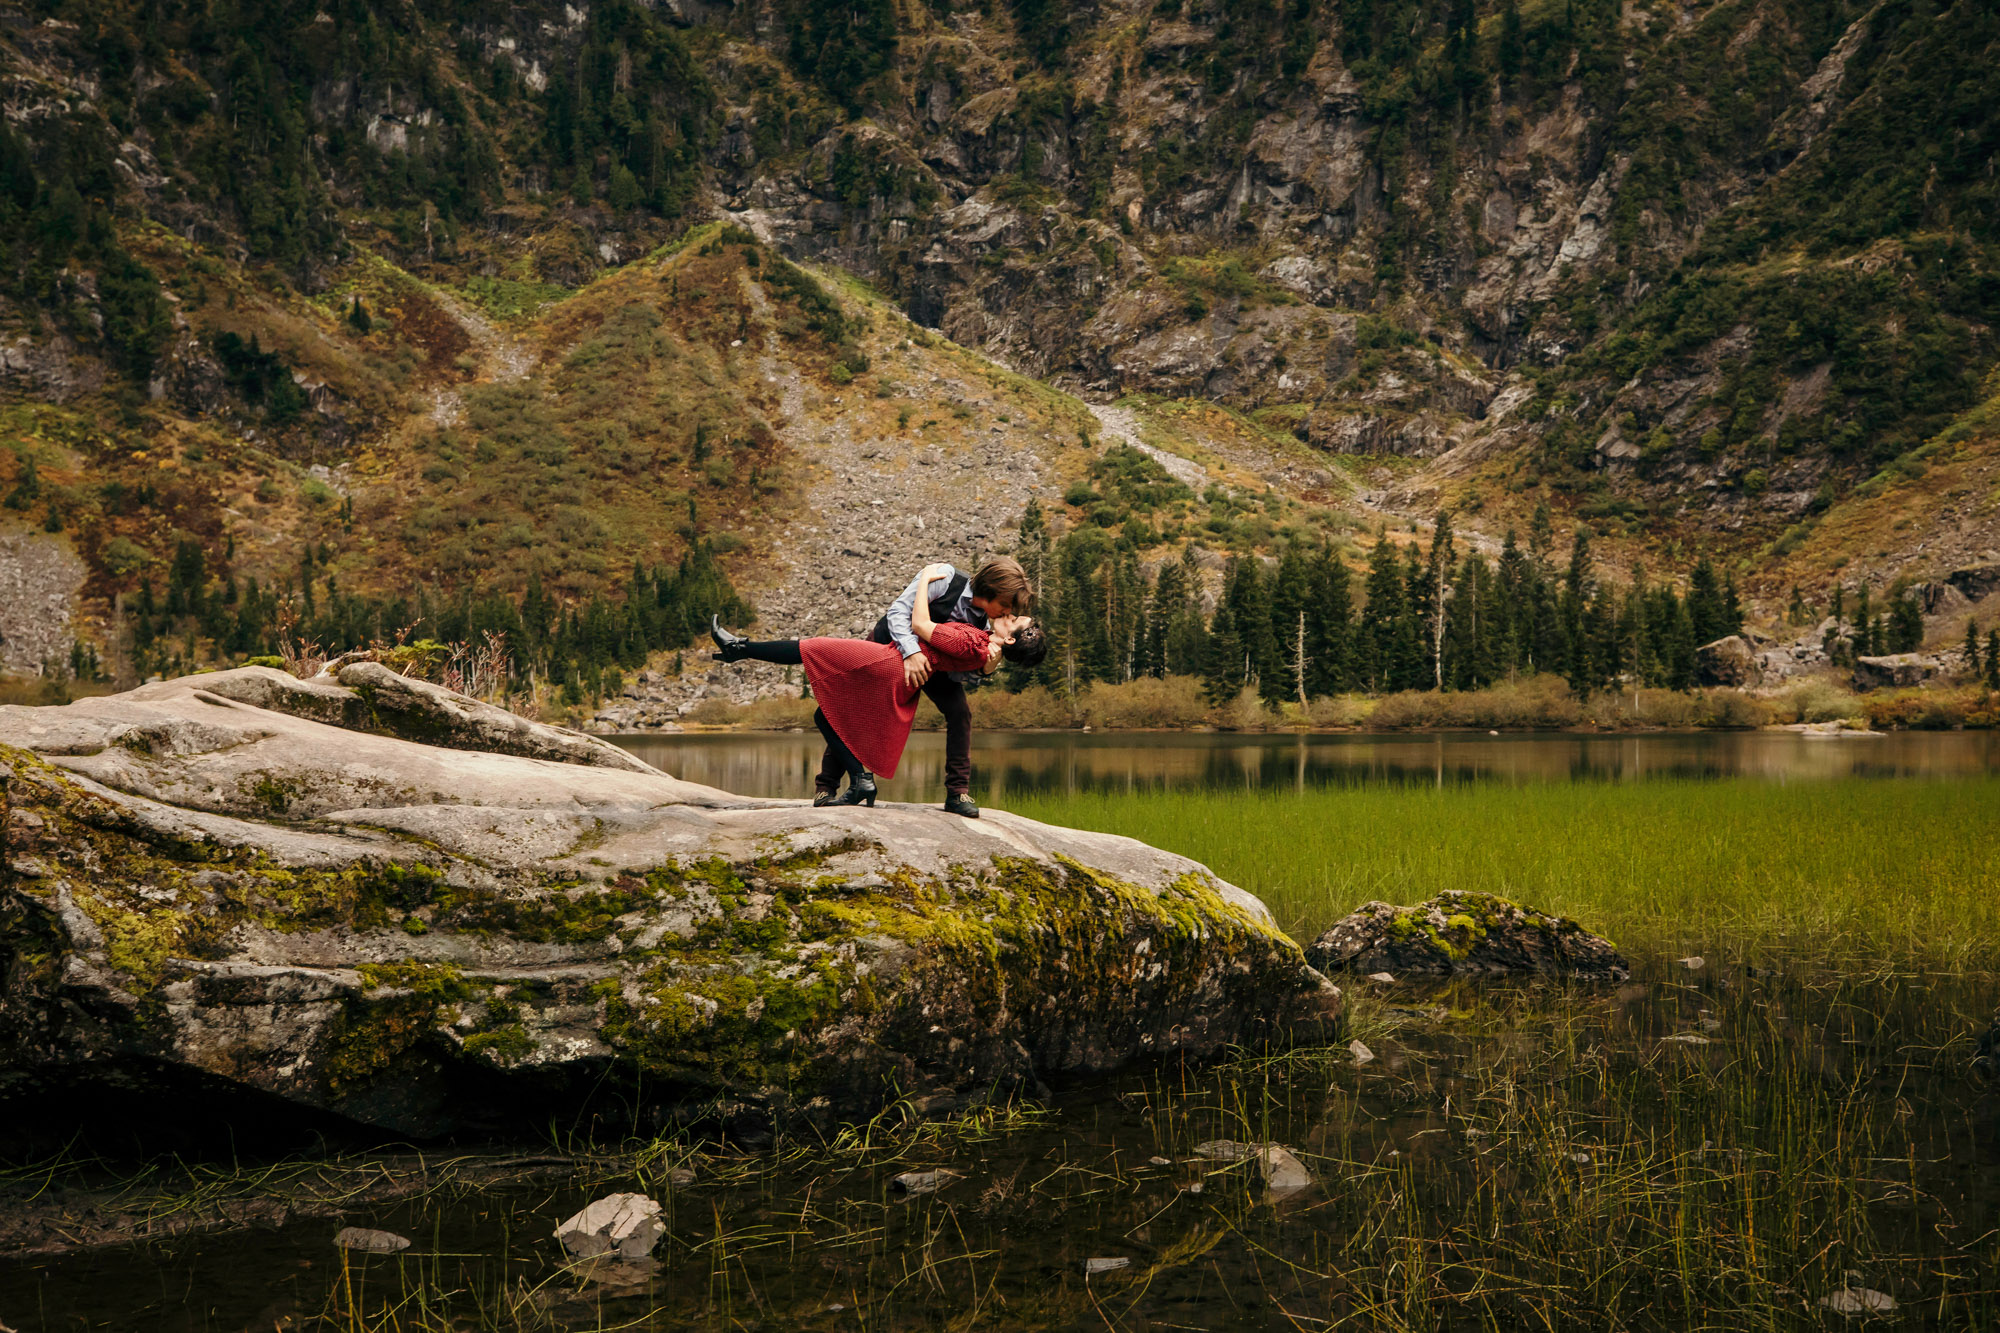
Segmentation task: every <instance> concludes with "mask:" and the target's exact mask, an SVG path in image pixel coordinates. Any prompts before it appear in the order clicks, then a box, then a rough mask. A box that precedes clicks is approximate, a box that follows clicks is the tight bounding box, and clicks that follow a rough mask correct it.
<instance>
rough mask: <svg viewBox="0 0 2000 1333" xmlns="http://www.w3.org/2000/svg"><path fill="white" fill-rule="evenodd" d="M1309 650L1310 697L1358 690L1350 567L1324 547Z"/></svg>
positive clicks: (1311, 607)
mask: <svg viewBox="0 0 2000 1333" xmlns="http://www.w3.org/2000/svg"><path fill="white" fill-rule="evenodd" d="M1306 648H1307V655H1308V657H1309V659H1310V669H1309V671H1308V677H1307V685H1306V688H1307V691H1308V693H1310V694H1314V695H1321V694H1337V693H1339V692H1340V691H1342V690H1346V689H1351V688H1353V687H1354V685H1355V680H1354V675H1353V666H1354V663H1353V659H1354V597H1353V593H1352V592H1351V591H1350V581H1349V578H1348V573H1347V565H1346V563H1345V562H1344V561H1342V560H1341V558H1340V554H1339V552H1337V551H1335V550H1334V549H1333V547H1332V546H1331V545H1327V546H1322V547H1321V548H1320V551H1319V555H1318V556H1317V557H1316V558H1315V559H1314V560H1313V567H1312V597H1311V599H1310V600H1309V601H1308V603H1307V605H1306Z"/></svg>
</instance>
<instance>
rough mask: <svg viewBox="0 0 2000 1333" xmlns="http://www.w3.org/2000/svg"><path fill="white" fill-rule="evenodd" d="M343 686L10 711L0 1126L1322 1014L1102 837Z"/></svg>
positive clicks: (709, 1088) (685, 1103)
mask: <svg viewBox="0 0 2000 1333" xmlns="http://www.w3.org/2000/svg"><path fill="white" fill-rule="evenodd" d="M346 675H347V673H346V672H343V673H342V676H341V677H340V678H339V679H329V678H321V679H319V680H316V681H313V682H298V681H293V680H292V679H291V678H290V677H287V676H285V675H284V674H283V673H282V672H276V671H272V670H269V669H266V668H243V669H241V670H238V671H231V672H221V673H216V674H212V675H203V676H197V677H189V678H184V679H181V680H174V681H167V682H163V683H158V684H154V685H149V686H146V687H144V688H142V689H140V690H136V691H132V692H130V693H127V694H123V695H115V696H111V697H108V698H102V699H87V700H82V701H79V702H77V703H75V704H71V705H69V706H67V707H64V708H0V765H4V766H5V768H6V770H8V771H7V772H6V773H5V774H4V776H7V777H8V778H9V779H10V781H9V782H8V795H9V801H10V804H11V812H10V813H9V814H8V816H7V818H6V821H5V824H4V827H5V830H6V839H7V840H6V848H5V859H4V864H5V866H6V868H7V869H6V877H5V880H4V883H0V977H4V984H0V1119H3V1118H4V1117H5V1116H6V1114H7V1110H6V1107H5V1105H4V1102H5V1101H7V1100H13V1101H15V1103H16V1104H17V1105H19V1104H22V1099H24V1098H31V1097H33V1096H35V1095H36V1094H37V1092H38V1090H42V1089H46V1088H48V1087H50V1086H52V1085H53V1084H54V1083H57V1082H63V1081H72V1082H73V1081H75V1080H79V1079H102V1080H110V1081H126V1082H132V1081H134V1080H139V1081H143V1080H146V1079H150V1078H162V1077H170V1076H187V1077H193V1078H198V1079H200V1080H204V1081H206V1083H208V1084H210V1085H215V1086H220V1087H224V1088H227V1089H237V1090H243V1091H244V1092H246V1094H247V1093H249V1092H253V1091H254V1092H255V1093H256V1094H261V1095H265V1096H268V1097H274V1098H277V1099H281V1101H282V1102H285V1103H289V1104H291V1105H293V1106H296V1107H301V1108H312V1109H313V1110H315V1111H317V1112H330V1113H333V1114H335V1115H338V1116H342V1117H346V1118H348V1119H349V1120H354V1121H360V1122H363V1123H366V1124H370V1125H375V1126H381V1127H385V1128H390V1129H394V1130H396V1131H398V1132H402V1133H408V1134H430V1133H436V1132H441V1131H444V1130H447V1129H450V1128H452V1127H453V1126H455V1125H461V1124H466V1123H468V1115H472V1116H473V1118H474V1119H477V1118H478V1116H477V1115H476V1114H475V1112H477V1111H478V1109H479V1108H486V1109H487V1110H488V1111H491V1110H493V1109H494V1108H516V1109H519V1110H521V1111H522V1112H523V1113H524V1114H529V1113H537V1114H545V1113H546V1111H547V1110H548V1109H549V1108H552V1107H553V1108H556V1109H562V1108H564V1107H572V1106H573V1105H574V1104H575V1103H576V1102H577V1101H578V1099H581V1098H584V1097H586V1096H595V1097H598V1098H603V1097H606V1096H615V1097H617V1098H618V1099H620V1105H622V1106H627V1107H632V1108H636V1109H635V1110H634V1114H643V1115H645V1116H649V1117H652V1118H653V1119H654V1121H655V1122H656V1123H657V1121H658V1120H659V1119H660V1118H662V1117H669V1116H682V1115H686V1114H690V1113H695V1112H700V1111H702V1110H706V1111H708V1112H711V1113H714V1114H718V1115H721V1116H723V1117H725V1118H728V1119H731V1120H734V1121H737V1122H740V1123H758V1124H768V1123H770V1122H771V1121H773V1120H789V1119H796V1118H805V1119H808V1120H814V1121H821V1122H830V1121H832V1120H837V1119H841V1118H846V1117H851V1116H857V1115H862V1114H866V1113H868V1112H870V1111H871V1110H873V1109H874V1108H876V1107H879V1106H880V1105H882V1104H884V1103H886V1102H888V1101H890V1100H892V1099H896V1098H902V1097H910V1098H917V1099H920V1100H922V1101H923V1102H924V1104H925V1105H931V1106H936V1105H949V1104H952V1103H954V1102H961V1103H962V1102H964V1101H966V1100H968V1099H973V1098H978V1097H981V1096H986V1095H990V1094H991V1093H993V1092H995V1091H996V1090H1000V1091H1004V1090H1007V1089H1011V1088H1015V1087H1019V1086H1022V1085H1024V1084H1025V1085H1029V1086H1032V1085H1033V1084H1035V1083H1036V1082H1037V1081H1038V1080H1043V1079H1046V1078H1048V1077H1050V1076H1053V1075H1056V1074H1059V1073H1069V1072H1089V1071H1100V1070H1108V1069H1112V1068H1115V1067H1118V1066H1120V1065H1122V1064H1125V1063H1126V1062H1129V1061H1132V1060H1134V1059H1138V1058H1142V1057H1146V1056H1152V1055H1164V1054H1167V1053H1174V1052H1178V1053H1187V1054H1193V1055H1202V1054H1206V1053H1209V1052H1213V1051H1215V1050H1218V1049H1220V1048H1222V1047H1225V1046H1228V1045H1233V1044H1239V1043H1248V1042H1258V1041H1263V1040H1267V1039H1272V1038H1278V1037H1282V1036H1284V1035H1286V1034H1288V1033H1294V1032H1298V1031H1302V1030H1303V1031H1311V1030H1314V1029H1316V1028H1317V1027H1318V1026H1319V1025H1321V1024H1323V1023H1325V1022H1327V1021H1328V1020H1330V1019H1332V1018H1333V1017H1334V1016H1335V1014H1336V1011H1337V1006H1338V994H1339V993H1338V991H1336V990H1335V989H1334V988H1333V987H1331V986H1330V985H1328V983H1327V982H1326V981H1325V979H1324V978H1323V977H1322V976H1321V975H1320V974H1319V973H1318V972H1316V971H1315V970H1313V969H1312V968H1311V967H1310V966H1309V965H1308V964H1307V962H1306V960H1305V957H1304V954H1303V953H1302V951H1301V950H1300V948H1299V946H1298V945H1297V944H1295V943H1294V942H1293V941H1292V940H1290V939H1289V938H1287V937H1286V936H1285V935H1284V934H1283V933H1282V932H1280V931H1279V930H1278V929H1277V928H1276V927H1275V925H1274V924H1273V923H1272V920H1271V918H1270V915H1269V913H1268V912H1266V911H1265V909H1264V907H1263V905H1262V904H1261V903H1259V902H1258V901H1257V900H1256V899H1255V898H1254V897H1252V896H1251V895H1249V894H1247V893H1244V892H1243V891H1242V890H1240V889H1238V888H1236V887H1234V886H1232V885H1230V884H1227V883H1224V882H1223V881H1221V880H1219V879H1217V878H1216V877H1215V876H1214V875H1213V874H1211V873H1209V872H1208V871H1207V870H1206V869H1205V868H1204V867H1202V866H1200V865H1199V864H1197V863H1195V862H1192V861H1188V860H1186V859H1184V858H1181V857H1177V856H1173V855H1170V854H1168V853H1165V852H1161V851H1159V850H1157V849H1154V848H1151V847H1147V846H1145V845H1144V844H1141V843H1137V842H1134V841H1132V840H1130V839H1126V838H1117V837H1111V836H1107V835H1102V834H1093V833H1084V832H1078V831H1075V830H1069V829H1061V828H1055V827H1051V826H1048V825H1044V824H1039V823H1036V822H1034V821H1032V820H1026V819H1020V818H1016V817H1013V816H1010V815H1007V814H1005V813H1004V812H997V811H993V812H988V813H987V815H986V816H985V817H984V818H982V819H980V820H978V821H977V822H972V821H966V820H962V819H958V818H957V817H955V816H951V815H947V814H944V813H943V812H941V811H938V810H935V809H931V808H915V807H905V806H889V807H878V808H876V809H873V810H868V809H856V808H851V807H843V808H828V809H813V808H812V807H811V806H809V805H807V804H805V803H803V802H796V801H760V800H749V799H744V798H740V797H736V796H732V795H730V794H729V793H727V792H722V791H718V790H715V789H713V788H709V787H702V786H699V785H696V784H693V783H688V782H682V781H680V780H678V779H675V778H672V777H669V776H667V775H665V774H662V773H659V772H657V771H655V770H653V769H651V768H649V767H647V766H646V765H643V764H640V763H638V762H637V761H636V760H634V761H631V762H630V763H629V764H626V763H624V762H621V761H619V760H618V758H617V756H608V757H607V756H603V755H600V754H598V753H596V752H595V749H594V747H593V746H588V745H579V744H577V743H576V742H578V741H582V740H586V739H588V738H582V737H577V736H576V734H575V733H557V734H555V735H554V736H553V737H551V736H549V735H545V734H544V733H554V732H556V729H553V728H540V727H538V726H537V724H533V723H529V722H526V721H525V720H523V719H518V718H512V716H511V715H507V718H506V719H504V720H503V719H496V718H494V717H493V716H492V711H491V710H489V707H488V706H486V705H478V704H476V703H475V701H472V700H469V699H468V700H462V701H457V700H456V697H455V696H454V698H453V699H449V700H444V701H438V700H436V699H435V698H430V699H427V700H425V701H421V711H422V724H421V725H422V729H423V731H424V739H423V740H421V741H419V740H413V739H409V738H408V737H407V736H404V735H398V734H395V730H396V729H395V728H394V727H391V726H385V725H383V724H382V721H381V719H382V717H383V715H384V713H385V711H387V710H383V709H382V708H381V707H380V701H381V700H383V699H384V698H387V697H392V696H394V697H399V698H401V699H404V700H407V698H408V693H409V692H407V691H405V690H403V689H402V687H399V686H393V685H391V686H388V687H386V688H385V687H383V684H382V682H379V681H375V680H365V681H364V680H357V681H356V682H354V685H360V686H362V687H363V688H360V689H356V688H354V685H350V684H345V683H343V682H344V681H345V679H346ZM427 688H428V689H429V690H431V691H436V687H427ZM437 693H444V694H448V693H449V692H445V691H437ZM434 705H435V706H434ZM412 712H413V706H412V705H410V704H408V703H407V702H403V703H399V705H398V708H397V709H396V710H395V713H396V715H398V716H402V717H408V716H410V715H411V714H412ZM455 717H457V718H462V719H464V724H463V727H464V729H462V730H459V731H453V730H452V726H453V722H452V719H453V718H455ZM468 735H470V736H472V737H474V738H477V737H481V736H487V737H490V736H494V735H499V736H501V737H503V738H504V739H505V740H506V743H507V744H508V746H509V748H510V749H512V750H514V753H508V754H496V753H489V752H486V751H482V750H478V749H465V748H447V747H450V746H463V745H465V744H467V743H468ZM607 748H608V747H607ZM535 754H540V755H543V756H545V757H531V756H532V755H535ZM607 758H609V759H610V760H611V762H609V763H607V762H606V759H607ZM488 1118H491V1117H490V1116H489V1117H488Z"/></svg>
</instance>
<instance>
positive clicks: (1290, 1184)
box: [1257, 1143, 1313, 1194]
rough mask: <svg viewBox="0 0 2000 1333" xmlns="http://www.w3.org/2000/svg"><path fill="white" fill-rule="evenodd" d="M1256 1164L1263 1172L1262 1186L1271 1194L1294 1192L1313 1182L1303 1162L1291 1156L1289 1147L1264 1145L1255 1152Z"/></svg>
mask: <svg viewBox="0 0 2000 1333" xmlns="http://www.w3.org/2000/svg"><path fill="white" fill-rule="evenodd" d="M1257 1165H1258V1167H1259V1169H1261V1170H1262V1171H1263V1173H1264V1188H1265V1189H1266V1190H1268V1191H1269V1192H1270V1193H1272V1194H1296V1193H1297V1192H1298V1191H1300V1190H1302V1189H1305V1188H1307V1187H1308V1186H1310V1185H1311V1184H1312V1183H1313V1178H1312V1172H1310V1171H1308V1170H1306V1168H1305V1163H1303V1162H1301V1161H1300V1160H1299V1159H1298V1158H1296V1157H1294V1156H1292V1152H1291V1149H1289V1148H1286V1147H1283V1146H1281V1145H1279V1144H1276V1143H1267V1144H1265V1145H1264V1150H1263V1151H1262V1152H1260V1153H1258V1154H1257Z"/></svg>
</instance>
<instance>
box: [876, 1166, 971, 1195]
mask: <svg viewBox="0 0 2000 1333" xmlns="http://www.w3.org/2000/svg"><path fill="white" fill-rule="evenodd" d="M962 1179H964V1177H962V1176H960V1175H959V1174H958V1172H956V1171H905V1172H904V1173H903V1174H902V1175H900V1176H891V1177H890V1178H889V1187H890V1188H891V1189H893V1190H895V1191H896V1192H897V1193H899V1194H910V1195H916V1194H936V1193H937V1192H938V1191H939V1190H941V1189H943V1188H944V1187H945V1186H946V1185H949V1184H951V1182H952V1181H954V1180H962Z"/></svg>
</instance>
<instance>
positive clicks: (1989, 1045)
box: [1972, 1015, 2000, 1083]
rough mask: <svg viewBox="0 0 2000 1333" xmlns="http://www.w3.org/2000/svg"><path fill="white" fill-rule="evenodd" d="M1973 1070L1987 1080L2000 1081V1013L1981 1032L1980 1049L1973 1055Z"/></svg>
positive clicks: (1990, 1081)
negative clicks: (1990, 1024)
mask: <svg viewBox="0 0 2000 1333" xmlns="http://www.w3.org/2000/svg"><path fill="white" fill-rule="evenodd" d="M1972 1072H1973V1073H1974V1074H1976V1075H1978V1076H1979V1077H1980V1078H1982V1079H1985V1080H1986V1081H1987V1082H1989V1083H1992V1082H1996V1081H2000V1015H1995V1016H1994V1019H1993V1025H1992V1026H1991V1027H1989V1028H1987V1029H1986V1031H1984V1032H1982V1033H1980V1034H1979V1051H1978V1053H1977V1054H1976V1055H1974V1056H1973V1057H1972Z"/></svg>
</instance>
